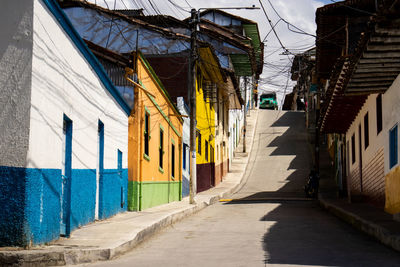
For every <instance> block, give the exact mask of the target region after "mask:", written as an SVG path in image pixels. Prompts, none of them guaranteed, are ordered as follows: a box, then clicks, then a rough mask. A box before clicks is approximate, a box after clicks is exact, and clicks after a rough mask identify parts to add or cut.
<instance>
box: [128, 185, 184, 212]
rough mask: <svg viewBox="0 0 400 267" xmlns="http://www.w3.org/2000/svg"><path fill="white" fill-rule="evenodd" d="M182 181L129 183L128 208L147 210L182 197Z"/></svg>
mask: <svg viewBox="0 0 400 267" xmlns="http://www.w3.org/2000/svg"><path fill="white" fill-rule="evenodd" d="M181 186H182V183H181V182H142V183H140V182H135V181H129V185H128V210H130V211H138V210H145V209H148V208H151V207H154V206H158V205H161V204H165V203H169V202H173V201H179V200H181V199H182V195H181V192H182V189H181Z"/></svg>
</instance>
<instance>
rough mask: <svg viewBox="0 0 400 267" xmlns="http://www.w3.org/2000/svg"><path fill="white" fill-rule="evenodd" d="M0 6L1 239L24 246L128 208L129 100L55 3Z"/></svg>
mask: <svg viewBox="0 0 400 267" xmlns="http://www.w3.org/2000/svg"><path fill="white" fill-rule="evenodd" d="M6 7H7V8H9V9H10V14H13V13H12V12H13V11H15V10H20V11H18V12H19V15H20V16H16V17H13V19H11V20H8V19H9V18H7V17H2V22H3V23H5V24H10V27H12V28H11V29H10V32H9V33H13V35H10V36H8V37H6V36H3V37H2V38H1V43H2V46H3V47H5V48H6V55H8V56H9V57H8V58H9V60H6V61H4V60H5V59H7V57H3V60H2V61H3V62H2V63H1V66H2V68H3V70H2V73H3V76H2V78H1V79H0V82H1V83H2V84H3V85H4V86H2V88H4V90H3V96H4V98H2V99H4V101H5V103H4V106H5V107H6V110H8V111H7V112H6V113H5V114H8V115H7V116H5V117H2V118H1V121H2V122H1V124H2V125H7V124H9V125H10V127H7V128H6V129H7V130H5V131H4V130H3V131H2V132H1V139H2V142H1V143H2V144H1V150H2V153H1V156H0V157H1V159H0V165H1V167H0V170H1V171H0V176H1V177H0V181H1V186H0V203H1V204H0V205H1V206H2V209H1V211H0V213H1V214H0V217H1V218H2V219H1V220H0V224H1V225H0V243H1V245H20V246H28V245H32V244H42V243H45V242H49V241H51V240H54V239H57V238H59V237H60V235H63V236H69V234H70V232H71V231H72V230H73V229H76V228H77V227H80V226H82V225H85V224H87V223H89V222H91V221H94V220H95V219H103V218H107V217H110V216H112V215H114V214H116V213H118V212H122V211H125V210H126V209H127V203H126V197H127V196H126V194H127V185H128V170H127V154H128V153H127V144H128V131H127V129H128V115H129V113H130V110H131V108H130V107H129V105H128V104H127V103H126V101H125V100H124V99H123V98H122V97H121V96H120V95H119V93H118V91H117V89H116V88H115V86H114V85H113V84H112V82H111V81H110V79H109V78H108V76H107V74H106V73H105V72H104V71H103V69H102V68H101V66H100V64H99V62H98V61H97V60H96V58H95V57H94V56H93V54H91V52H90V51H89V50H88V49H87V47H86V46H85V44H84V42H83V40H82V39H80V37H79V35H78V34H77V33H76V32H75V30H74V29H73V28H72V27H71V24H70V22H69V20H68V19H67V18H66V17H65V16H64V14H63V13H62V11H61V10H60V9H59V7H58V4H57V3H56V2H55V1H53V0H43V1H42V0H32V1H24V2H23V4H22V5H21V3H18V4H17V3H14V2H13V1H8V3H7V5H6ZM19 42H22V43H23V45H22V46H20V45H18V43H19ZM16 48H18V49H16ZM18 53H20V57H16V55H17V54H18ZM20 75H21V76H20ZM18 76H20V78H21V79H18V80H19V81H18V82H11V83H10V82H7V81H9V80H10V78H11V79H14V78H12V77H18ZM16 100H17V101H16ZM11 107H12V109H10V108H11ZM10 116H11V117H13V116H15V120H14V119H12V118H11V117H10ZM3 123H4V124H3ZM16 124H18V125H16ZM16 126H18V127H16ZM2 128H3V127H2ZM3 152H6V153H3Z"/></svg>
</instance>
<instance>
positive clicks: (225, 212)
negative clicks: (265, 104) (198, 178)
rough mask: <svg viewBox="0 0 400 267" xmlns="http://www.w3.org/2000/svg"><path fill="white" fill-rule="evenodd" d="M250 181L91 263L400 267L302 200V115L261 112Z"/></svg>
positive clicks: (393, 257)
mask: <svg viewBox="0 0 400 267" xmlns="http://www.w3.org/2000/svg"><path fill="white" fill-rule="evenodd" d="M259 112H260V114H259V117H258V118H259V120H258V124H257V130H256V136H255V139H254V144H253V145H254V146H253V153H252V154H251V157H250V164H249V166H248V169H247V173H246V175H247V177H248V178H247V180H246V182H245V183H244V185H243V187H242V188H241V189H240V190H239V191H238V192H237V193H236V194H234V195H233V196H232V198H235V199H243V198H244V199H245V200H246V201H241V202H233V203H232V202H230V203H218V204H215V205H213V206H210V207H208V208H206V209H204V210H202V211H200V212H199V213H197V214H195V215H193V216H191V217H189V218H187V219H184V220H183V221H181V222H179V223H176V224H174V225H172V226H171V227H168V228H167V229H165V230H164V231H162V232H161V233H159V234H157V235H155V236H154V237H152V238H151V239H149V240H148V241H146V242H144V243H143V244H141V245H140V246H139V247H137V248H135V249H134V250H133V251H132V252H130V253H128V254H126V255H124V256H122V257H120V258H119V259H116V260H113V261H108V262H99V263H96V264H93V265H91V266H119V267H120V266H381V267H383V266H400V254H399V253H397V252H394V251H392V250H390V249H388V248H386V247H384V246H382V245H380V244H378V243H377V242H375V241H374V240H371V239H370V238H369V237H367V236H365V235H363V234H361V233H359V232H357V231H355V230H353V229H352V228H351V227H350V226H348V225H346V224H344V223H342V222H341V221H339V220H338V219H336V218H335V217H333V216H332V215H330V214H328V213H326V212H325V211H323V210H321V209H320V208H319V207H318V205H317V204H316V203H314V202H312V201H306V200H301V199H299V198H301V197H303V194H302V189H301V188H302V186H303V184H304V180H305V177H306V175H307V174H308V172H309V168H310V156H309V152H310V150H309V147H308V145H307V142H306V133H305V129H304V114H303V113H300V112H286V113H285V112H278V111H269V110H268V111H267V110H260V111H259Z"/></svg>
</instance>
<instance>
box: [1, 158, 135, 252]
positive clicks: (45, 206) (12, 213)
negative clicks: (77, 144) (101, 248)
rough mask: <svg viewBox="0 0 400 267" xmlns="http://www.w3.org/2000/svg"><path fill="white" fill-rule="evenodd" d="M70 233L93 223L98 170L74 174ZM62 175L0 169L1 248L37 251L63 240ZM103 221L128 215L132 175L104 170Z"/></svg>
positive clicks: (123, 170) (43, 170) (55, 171)
mask: <svg viewBox="0 0 400 267" xmlns="http://www.w3.org/2000/svg"><path fill="white" fill-rule="evenodd" d="M70 182H71V216H70V225H71V231H72V230H73V229H76V228H78V227H80V226H82V225H85V224H87V223H89V222H92V221H94V214H95V205H96V204H95V201H96V170H94V169H86V170H80V169H73V170H72V178H71V181H70ZM61 183H62V180H61V170H59V169H31V168H17V167H5V166H0V207H1V208H0V246H27V245H37V244H43V243H46V242H50V241H52V240H55V239H58V238H59V236H60V212H61V202H60V197H61V188H62V186H61ZM101 183H102V186H101V188H102V189H103V190H102V191H101V195H100V205H99V207H100V208H99V209H100V210H99V214H101V216H100V218H108V217H111V216H113V215H115V214H117V213H119V212H123V211H126V210H127V203H126V199H127V186H128V170H127V169H120V170H118V169H112V170H104V172H103V176H102V179H101Z"/></svg>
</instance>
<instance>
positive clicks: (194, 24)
mask: <svg viewBox="0 0 400 267" xmlns="http://www.w3.org/2000/svg"><path fill="white" fill-rule="evenodd" d="M205 9H210V8H199V9H197V10H196V9H195V8H193V9H192V10H191V11H190V15H191V16H190V21H189V25H190V57H189V86H188V90H189V93H188V95H189V106H190V114H189V117H190V155H191V156H190V170H191V171H190V179H189V203H190V204H194V203H195V202H194V194H195V192H194V191H195V190H194V189H195V182H196V179H197V174H196V124H197V122H196V61H197V44H196V40H197V31H199V29H198V26H199V25H198V24H199V22H200V10H205ZM211 9H213V10H217V9H237V10H239V9H250V10H252V9H260V8H259V7H255V5H253V6H252V7H221V8H211ZM246 89H247V88H246ZM246 89H245V90H246ZM244 115H245V116H246V106H245V114H244ZM244 124H245V125H244V129H246V122H245V123H244ZM243 142H245V140H243Z"/></svg>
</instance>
